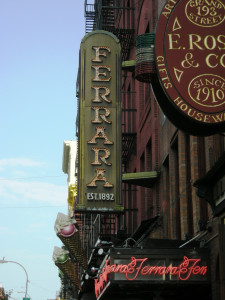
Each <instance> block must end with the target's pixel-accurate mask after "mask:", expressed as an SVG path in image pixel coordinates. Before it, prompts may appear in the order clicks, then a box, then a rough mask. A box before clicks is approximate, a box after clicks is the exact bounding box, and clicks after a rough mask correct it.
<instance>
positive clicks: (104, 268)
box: [95, 248, 211, 300]
mask: <svg viewBox="0 0 225 300" xmlns="http://www.w3.org/2000/svg"><path fill="white" fill-rule="evenodd" d="M208 259H209V256H208V251H207V250H206V249H198V250H197V249H195V248H188V249H178V248H167V249H166V248H154V249H153V248H150V249H145V248H144V249H142V248H111V249H110V251H109V252H108V254H107V255H106V256H105V259H104V260H103V263H102V265H101V268H100V269H99V271H98V275H97V278H95V295H96V299H98V300H100V299H101V300H111V299H117V300H120V299H129V300H135V299H151V300H176V299H182V300H185V299H190V298H192V299H198V298H200V297H201V298H202V299H205V300H206V299H211V292H210V278H209V276H210V271H209V261H208Z"/></svg>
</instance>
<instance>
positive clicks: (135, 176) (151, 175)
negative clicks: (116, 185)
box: [122, 171, 159, 188]
mask: <svg viewBox="0 0 225 300" xmlns="http://www.w3.org/2000/svg"><path fill="white" fill-rule="evenodd" d="M158 177H159V172H157V171H151V172H138V173H125V174H123V175H122V181H123V182H124V183H130V184H134V185H139V186H143V187H148V188H151V187H153V185H154V184H155V182H156V181H157V179H158Z"/></svg>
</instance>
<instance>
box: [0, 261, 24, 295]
mask: <svg viewBox="0 0 225 300" xmlns="http://www.w3.org/2000/svg"><path fill="white" fill-rule="evenodd" d="M0 263H1V264H4V263H14V264H17V265H19V266H20V267H21V268H23V270H24V272H25V273H26V277H27V280H26V291H25V298H27V290H28V274H27V271H26V269H25V268H24V266H22V265H21V264H20V263H18V262H16V261H12V260H4V258H3V259H2V260H0Z"/></svg>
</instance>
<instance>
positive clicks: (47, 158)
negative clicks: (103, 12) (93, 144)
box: [0, 0, 85, 300]
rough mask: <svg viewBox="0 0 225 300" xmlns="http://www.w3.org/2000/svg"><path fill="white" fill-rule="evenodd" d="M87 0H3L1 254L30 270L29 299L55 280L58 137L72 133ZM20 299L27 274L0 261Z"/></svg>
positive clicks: (40, 298) (43, 295)
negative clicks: (54, 252)
mask: <svg viewBox="0 0 225 300" xmlns="http://www.w3.org/2000/svg"><path fill="white" fill-rule="evenodd" d="M84 35H85V19H84V0H0V39H1V41H0V45H1V46H0V139H1V146H0V259H2V258H3V257H5V260H8V261H16V262H18V263H20V264H22V265H23V266H24V267H25V269H26V270H27V273H28V277H29V285H28V294H29V295H30V296H31V298H32V300H47V299H54V298H55V295H56V292H57V291H58V290H59V288H60V281H59V277H58V270H57V267H56V266H55V265H54V262H53V261H52V253H53V250H54V246H58V247H60V246H61V242H60V240H59V239H58V238H57V237H56V235H55V232H54V223H55V219H56V217H57V213H58V212H62V213H67V202H66V201H67V176H66V175H65V174H64V173H63V172H62V154H63V141H64V140H73V139H75V120H76V110H77V103H76V80H77V70H78V55H79V47H80V42H81V39H82V38H83V36H84ZM0 283H2V285H3V287H4V288H5V289H6V290H7V291H8V290H11V289H12V290H13V293H12V295H11V296H12V298H14V299H22V298H23V296H24V294H22V293H18V292H21V291H25V283H26V276H25V272H24V271H23V269H22V268H21V267H20V266H18V265H16V264H13V263H7V264H0Z"/></svg>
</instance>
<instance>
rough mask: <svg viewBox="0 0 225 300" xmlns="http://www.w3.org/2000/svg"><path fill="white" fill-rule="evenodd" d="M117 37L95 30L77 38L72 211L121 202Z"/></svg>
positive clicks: (107, 208)
mask: <svg viewBox="0 0 225 300" xmlns="http://www.w3.org/2000/svg"><path fill="white" fill-rule="evenodd" d="M120 52H121V48H120V44H119V40H118V39H117V38H116V37H115V36H114V35H113V34H111V33H109V32H106V31H102V30H97V31H93V32H91V33H89V34H87V35H86V36H85V37H84V38H83V39H82V42H81V48H80V74H79V76H80V77H79V84H80V89H79V92H80V94H79V137H78V142H79V167H78V203H77V206H76V211H86V210H88V211H91V212H110V211H111V212H117V211H122V210H123V207H122V206H121V96H120V93H121V91H120V81H121V78H120V76H121V61H120Z"/></svg>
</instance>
